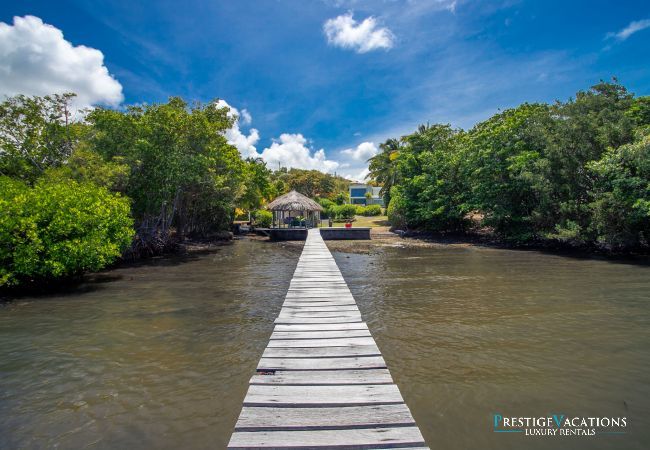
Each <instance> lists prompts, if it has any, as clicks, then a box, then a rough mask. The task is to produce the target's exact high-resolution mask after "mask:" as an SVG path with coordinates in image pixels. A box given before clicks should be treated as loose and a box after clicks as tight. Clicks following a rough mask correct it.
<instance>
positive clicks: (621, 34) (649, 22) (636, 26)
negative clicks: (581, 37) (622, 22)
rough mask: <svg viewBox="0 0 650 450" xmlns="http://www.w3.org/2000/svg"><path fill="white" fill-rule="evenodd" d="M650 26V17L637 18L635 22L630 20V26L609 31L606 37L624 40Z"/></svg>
mask: <svg viewBox="0 0 650 450" xmlns="http://www.w3.org/2000/svg"><path fill="white" fill-rule="evenodd" d="M649 27H650V19H644V20H636V21H634V22H630V24H629V25H628V26H626V27H625V28H623V29H622V30H620V31H617V32H611V33H607V35H606V36H605V38H606V39H615V40H617V41H620V42H622V41H624V40H626V39H627V38H629V37H630V36H632V35H633V34H634V33H638V32H639V31H643V30H645V29H646V28H649Z"/></svg>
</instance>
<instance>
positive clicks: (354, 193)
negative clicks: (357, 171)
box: [350, 188, 366, 198]
mask: <svg viewBox="0 0 650 450" xmlns="http://www.w3.org/2000/svg"><path fill="white" fill-rule="evenodd" d="M365 196H366V188H352V189H350V197H364V198H365Z"/></svg>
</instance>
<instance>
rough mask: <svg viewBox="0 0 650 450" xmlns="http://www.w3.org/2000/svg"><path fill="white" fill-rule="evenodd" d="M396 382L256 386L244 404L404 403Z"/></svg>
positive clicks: (341, 404) (252, 388) (303, 405)
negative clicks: (349, 384)
mask: <svg viewBox="0 0 650 450" xmlns="http://www.w3.org/2000/svg"><path fill="white" fill-rule="evenodd" d="M403 403H404V400H403V399H402V395H401V394H400V392H399V389H397V386H395V385H394V384H359V385H354V386H346V385H339V386H286V385H252V386H250V387H249V389H248V393H247V394H246V398H244V406H280V405H287V406H292V407H298V406H301V407H308V406H314V407H325V406H332V407H335V406H344V405H356V406H362V405H372V404H382V405H385V404H403Z"/></svg>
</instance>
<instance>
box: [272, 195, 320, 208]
mask: <svg viewBox="0 0 650 450" xmlns="http://www.w3.org/2000/svg"><path fill="white" fill-rule="evenodd" d="M266 209H268V210H270V211H322V210H323V208H322V207H321V205H319V204H318V203H316V202H315V201H313V200H312V199H310V198H309V197H307V196H304V195H302V194H301V193H300V192H296V191H291V192H289V193H287V194H284V195H281V196H279V197H278V198H276V199H275V200H273V201H272V202H271V203H269V204H268V205H266Z"/></svg>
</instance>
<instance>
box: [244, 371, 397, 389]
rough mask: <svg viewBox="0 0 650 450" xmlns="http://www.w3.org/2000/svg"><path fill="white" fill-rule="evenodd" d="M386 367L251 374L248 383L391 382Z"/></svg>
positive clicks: (315, 384) (313, 384) (314, 384)
mask: <svg viewBox="0 0 650 450" xmlns="http://www.w3.org/2000/svg"><path fill="white" fill-rule="evenodd" d="M392 383H393V379H392V378H391V376H390V372H388V370H387V369H366V370H321V371H317V370H309V371H298V370H296V371H291V372H285V371H277V372H275V374H272V375H270V374H267V375H258V374H256V375H253V376H252V377H251V380H250V384H290V385H297V386H299V385H309V386H330V385H338V384H350V385H351V384H392Z"/></svg>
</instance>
